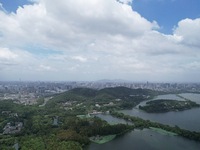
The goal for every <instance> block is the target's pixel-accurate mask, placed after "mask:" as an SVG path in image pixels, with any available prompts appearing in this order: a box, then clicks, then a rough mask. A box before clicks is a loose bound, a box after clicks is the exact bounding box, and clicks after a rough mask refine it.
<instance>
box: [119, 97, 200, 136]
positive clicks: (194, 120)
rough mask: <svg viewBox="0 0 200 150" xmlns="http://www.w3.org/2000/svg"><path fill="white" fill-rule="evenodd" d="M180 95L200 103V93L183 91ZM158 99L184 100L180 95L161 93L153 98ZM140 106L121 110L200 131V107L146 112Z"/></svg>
mask: <svg viewBox="0 0 200 150" xmlns="http://www.w3.org/2000/svg"><path fill="white" fill-rule="evenodd" d="M179 95H181V96H183V97H185V98H187V99H190V100H192V101H195V102H197V103H199V104H200V94H191V93H183V94H179ZM156 99H175V100H184V99H180V97H177V96H176V95H175V94H168V95H160V96H158V97H156V98H155V99H153V100H156ZM149 101H151V100H149ZM145 103H146V102H142V103H140V104H139V105H145ZM139 105H138V106H139ZM138 106H136V108H133V109H132V110H122V111H121V112H122V113H124V114H126V115H130V116H137V117H140V118H142V119H145V120H151V121H155V122H159V123H162V124H168V125H171V126H175V125H177V126H179V127H180V128H183V129H188V130H191V131H198V132H200V118H199V116H198V114H200V108H193V109H189V110H185V111H179V112H167V113H146V112H145V111H142V110H140V109H138Z"/></svg>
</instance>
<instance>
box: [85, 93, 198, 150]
mask: <svg viewBox="0 0 200 150" xmlns="http://www.w3.org/2000/svg"><path fill="white" fill-rule="evenodd" d="M179 95H181V96H183V97H184V98H187V99H190V100H192V101H195V102H197V103H200V94H191V93H183V94H179ZM156 99H175V100H184V99H182V98H180V97H177V96H176V95H175V94H168V95H160V96H158V97H156V98H155V100H156ZM145 103H146V102H142V103H140V105H141V104H142V105H144V104H145ZM121 112H123V113H124V114H127V115H131V116H138V117H141V118H143V119H148V120H151V121H156V122H160V123H163V124H168V125H172V126H174V125H178V126H179V127H181V128H184V129H188V130H193V131H199V132H200V118H199V116H198V115H199V114H200V108H195V109H190V110H185V111H181V112H168V113H146V112H144V111H141V110H139V109H138V108H137V107H135V108H133V109H132V110H123V111H121ZM98 117H100V118H102V119H104V120H106V121H108V123H111V124H112V123H117V122H118V123H126V122H125V121H124V120H123V119H118V118H114V117H112V116H110V115H99V116H98ZM199 148H200V142H195V141H191V140H188V139H185V138H182V137H179V136H170V135H163V134H160V133H158V132H156V131H153V130H150V129H144V130H134V131H131V132H129V133H127V134H125V135H123V136H120V137H118V138H116V139H114V140H113V141H111V142H108V143H105V144H101V145H99V144H95V143H92V144H90V145H89V147H88V150H110V149H114V150H122V149H123V150H133V149H136V150H161V149H162V150H169V149H175V150H199Z"/></svg>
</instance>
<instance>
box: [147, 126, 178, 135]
mask: <svg viewBox="0 0 200 150" xmlns="http://www.w3.org/2000/svg"><path fill="white" fill-rule="evenodd" d="M149 128H150V129H152V130H153V131H156V132H159V133H161V134H164V135H171V136H176V135H178V134H177V133H174V132H170V131H166V130H163V129H160V128H154V127H149Z"/></svg>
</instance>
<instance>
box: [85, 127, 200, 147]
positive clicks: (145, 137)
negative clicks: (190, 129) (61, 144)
mask: <svg viewBox="0 0 200 150" xmlns="http://www.w3.org/2000/svg"><path fill="white" fill-rule="evenodd" d="M199 148H200V143H198V142H195V141H190V140H187V139H184V138H182V137H178V136H169V135H162V134H160V133H157V132H155V131H152V130H150V129H144V130H134V131H131V132H129V133H127V134H125V135H123V136H120V137H118V138H116V139H114V140H113V141H110V142H108V143H105V144H95V143H92V144H90V145H89V147H88V149H89V150H199Z"/></svg>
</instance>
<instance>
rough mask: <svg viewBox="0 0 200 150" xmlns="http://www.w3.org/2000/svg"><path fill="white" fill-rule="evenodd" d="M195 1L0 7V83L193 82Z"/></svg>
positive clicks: (1, 0) (40, 1)
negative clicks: (113, 80) (107, 80)
mask: <svg viewBox="0 0 200 150" xmlns="http://www.w3.org/2000/svg"><path fill="white" fill-rule="evenodd" d="M199 4H200V2H199V1H198V0H191V1H189V0H183V1H181V2H180V1H178V0H154V1H153V0H140V1H138V0H135V1H132V0H87V1H84V2H83V1H82V0H76V1H74V0H67V1H65V0H60V1H56V3H55V1H48V0H18V1H17V0H15V1H13V0H0V45H1V46H0V81H19V80H22V81H96V80H101V79H123V80H127V81H135V82H137V81H139V82H146V81H150V82H199V81H200V71H199V70H200V44H199V41H200V34H199V33H200V10H199V9H198V6H199Z"/></svg>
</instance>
